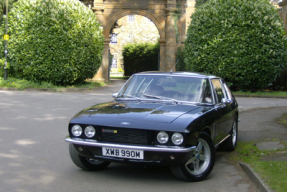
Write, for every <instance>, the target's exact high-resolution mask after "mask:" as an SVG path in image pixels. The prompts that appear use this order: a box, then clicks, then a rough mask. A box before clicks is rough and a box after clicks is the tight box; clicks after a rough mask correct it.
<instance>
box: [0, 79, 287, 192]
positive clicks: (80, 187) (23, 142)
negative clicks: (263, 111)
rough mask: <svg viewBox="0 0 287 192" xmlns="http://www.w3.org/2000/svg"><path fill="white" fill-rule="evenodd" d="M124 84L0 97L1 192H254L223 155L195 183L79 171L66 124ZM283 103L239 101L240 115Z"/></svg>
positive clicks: (150, 171)
mask: <svg viewBox="0 0 287 192" xmlns="http://www.w3.org/2000/svg"><path fill="white" fill-rule="evenodd" d="M122 84H123V82H122V81H116V82H114V83H112V84H111V85H110V86H108V87H106V88H99V89H98V90H96V91H93V92H85V93H47V92H25V91H23V92H18V91H0V192H26V191H33V192H34V191H35V192H38V191H39V192H46V191H47V192H50V191H57V192H64V191H71V192H74V191H79V192H80V191H86V190H87V191H99V192H101V191H105V192H106V191H107V192H108V191H112V192H114V191H125V192H137V191H165V192H168V191H178V190H179V189H180V191H191V190H193V189H195V190H196V191H199V192H200V191H212V192H217V191H218V192H225V191H226V192H227V191H234V192H236V191H238V192H241V191H244V192H245V191H250V192H253V191H256V188H255V187H254V185H253V183H251V181H250V180H249V179H248V178H247V176H246V175H245V173H244V172H243V171H242V170H241V169H240V167H239V166H238V165H233V164H232V163H231V162H229V161H228V160H227V156H228V154H226V153H217V156H216V163H215V167H214V169H213V171H212V173H211V174H210V176H209V177H208V178H207V179H206V180H205V181H202V182H198V183H187V182H182V181H179V180H176V179H175V178H174V177H173V175H172V174H171V172H170V171H169V170H168V169H167V168H166V167H143V166H131V165H121V164H116V163H112V164H111V165H110V166H109V167H108V168H107V169H106V170H104V171H100V172H85V171H82V170H80V169H78V168H77V167H76V166H75V165H74V164H73V163H72V161H71V160H70V157H69V154H68V144H67V143H65V142H64V138H65V137H66V136H67V125H68V122H69V120H70V119H71V117H72V116H73V115H74V114H75V113H76V112H78V111H79V110H81V109H83V108H85V107H88V106H90V105H93V104H96V103H101V102H106V101H109V100H112V97H111V94H112V93H114V92H117V90H118V89H119V86H121V85H122ZM286 101H287V100H283V99H281V100H280V101H279V100H266V99H248V98H242V99H241V98H238V102H239V104H240V106H241V107H242V108H241V110H245V109H248V108H251V107H253V106H255V107H258V106H261V105H263V104H264V105H266V107H267V106H268V105H275V106H276V105H285V106H286V105H287V102H286ZM243 103H244V105H243Z"/></svg>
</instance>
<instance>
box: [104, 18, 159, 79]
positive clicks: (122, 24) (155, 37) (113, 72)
mask: <svg viewBox="0 0 287 192" xmlns="http://www.w3.org/2000/svg"><path fill="white" fill-rule="evenodd" d="M109 37H110V43H109V58H110V59H109V76H110V78H121V77H123V76H124V60H123V55H122V53H123V49H124V47H125V46H126V45H128V44H140V43H152V44H156V43H158V42H159V39H160V33H159V30H158V28H157V27H156V25H155V24H154V22H153V21H152V20H151V19H149V18H147V17H145V16H142V15H138V14H130V15H126V16H123V17H121V18H120V19H118V20H117V21H116V22H115V23H114V25H113V27H111V30H110V33H109ZM159 55H160V54H159V52H158V56H157V57H158V63H157V65H158V66H159ZM158 70H159V67H158Z"/></svg>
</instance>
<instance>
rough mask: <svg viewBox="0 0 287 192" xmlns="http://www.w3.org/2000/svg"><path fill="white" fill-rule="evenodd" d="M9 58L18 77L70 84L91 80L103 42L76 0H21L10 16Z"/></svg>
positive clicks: (87, 11)
mask: <svg viewBox="0 0 287 192" xmlns="http://www.w3.org/2000/svg"><path fill="white" fill-rule="evenodd" d="M9 33H10V41H9V57H10V59H11V62H10V64H11V67H13V68H14V69H15V73H16V76H17V77H19V78H25V79H27V80H34V81H47V82H51V83H53V84H57V85H68V84H74V83H77V82H82V81H84V80H85V79H87V78H92V77H93V76H94V75H95V73H96V72H97V70H98V68H99V66H100V64H101V61H102V51H103V42H104V38H103V35H102V30H101V28H100V24H99V22H98V21H97V20H96V18H95V15H94V13H93V12H92V10H90V9H89V8H87V7H86V6H84V5H83V4H82V3H81V2H79V1H78V0H35V1H31V0H19V1H18V2H17V3H15V4H14V7H13V9H12V10H11V12H10V14H9Z"/></svg>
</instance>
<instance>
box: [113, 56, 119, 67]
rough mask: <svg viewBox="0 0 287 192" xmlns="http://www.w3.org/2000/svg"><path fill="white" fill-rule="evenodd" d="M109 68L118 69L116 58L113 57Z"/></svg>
mask: <svg viewBox="0 0 287 192" xmlns="http://www.w3.org/2000/svg"><path fill="white" fill-rule="evenodd" d="M111 68H114V69H117V68H118V60H117V57H115V56H113V59H112V66H111Z"/></svg>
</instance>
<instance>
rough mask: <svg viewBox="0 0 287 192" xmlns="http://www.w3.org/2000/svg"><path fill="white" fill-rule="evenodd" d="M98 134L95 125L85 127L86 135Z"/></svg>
mask: <svg viewBox="0 0 287 192" xmlns="http://www.w3.org/2000/svg"><path fill="white" fill-rule="evenodd" d="M95 134H96V130H95V128H94V127H93V126H88V127H86V128H85V135H86V136H87V137H89V138H91V137H94V136H95Z"/></svg>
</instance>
